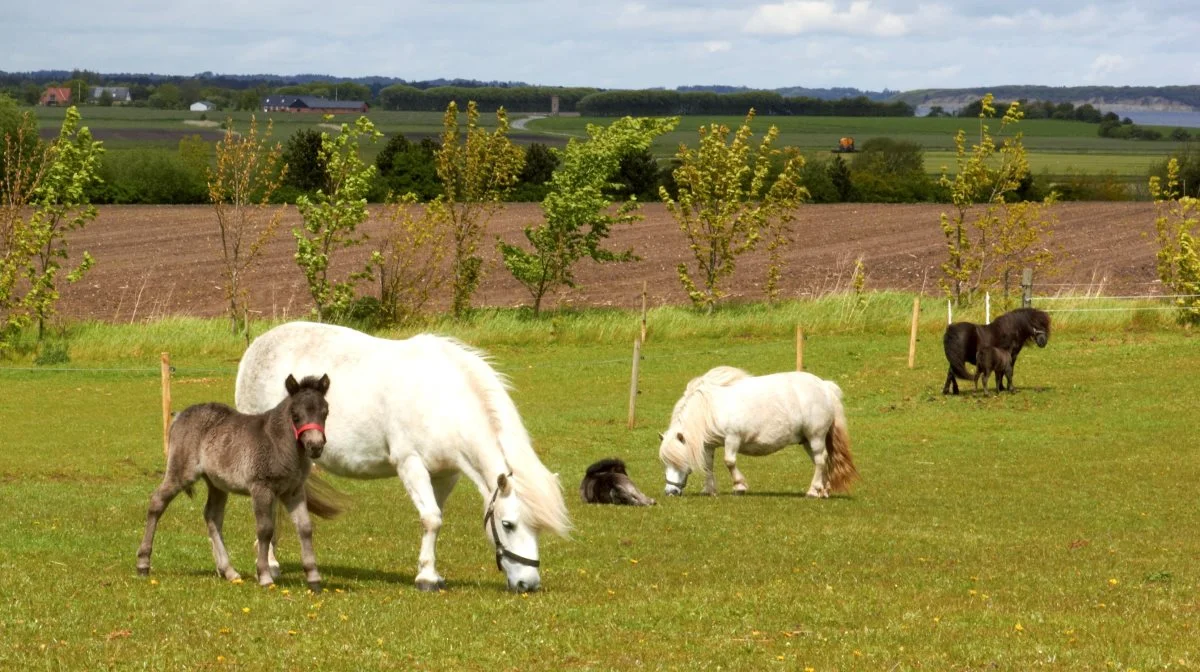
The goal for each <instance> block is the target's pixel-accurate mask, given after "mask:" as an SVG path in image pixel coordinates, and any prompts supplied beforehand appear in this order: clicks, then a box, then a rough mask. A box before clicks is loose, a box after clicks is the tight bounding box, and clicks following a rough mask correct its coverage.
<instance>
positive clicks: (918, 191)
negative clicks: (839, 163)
mask: <svg viewBox="0 0 1200 672" xmlns="http://www.w3.org/2000/svg"><path fill="white" fill-rule="evenodd" d="M858 149H859V151H858V152H857V153H856V154H855V155H854V159H853V161H852V162H851V165H850V175H851V181H852V182H853V189H854V192H855V193H856V194H857V195H858V199H859V200H862V201H864V202H870V203H915V202H920V201H927V200H929V199H930V198H931V197H932V195H933V182H932V181H931V180H930V179H929V175H927V174H926V173H925V153H924V150H923V149H922V148H921V145H919V144H917V143H915V142H910V141H907V140H894V139H892V138H871V139H870V140H867V141H866V142H864V143H862V145H861V146H860V147H859V148H858ZM839 158H840V157H839Z"/></svg>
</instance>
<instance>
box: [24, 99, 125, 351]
mask: <svg viewBox="0 0 1200 672" xmlns="http://www.w3.org/2000/svg"><path fill="white" fill-rule="evenodd" d="M79 122H80V116H79V111H78V110H77V109H76V108H75V107H71V108H68V109H67V113H66V116H65V118H64V119H63V124H62V127H61V129H60V131H59V135H58V138H57V139H56V140H55V141H54V142H52V143H51V144H49V145H48V146H45V147H39V146H38V145H37V144H32V147H34V149H33V150H32V151H30V149H29V148H30V147H31V143H29V142H28V141H27V137H28V134H30V133H36V126H35V125H34V123H33V121H32V115H30V116H29V117H27V118H26V120H25V121H23V122H22V123H21V125H20V126H19V128H18V130H17V133H16V134H15V135H6V136H5V138H4V170H3V174H2V175H0V349H3V348H4V347H6V346H7V345H8V344H9V341H10V339H11V337H12V336H13V335H14V333H15V332H16V331H17V330H19V329H21V328H23V327H24V326H26V325H27V324H29V323H30V322H31V321H35V320H36V321H37V323H38V338H39V339H40V338H41V337H42V335H43V332H44V328H45V321H46V319H48V318H49V317H50V316H51V315H53V313H54V307H55V304H56V303H57V302H58V298H59V291H58V276H59V273H60V272H61V271H62V270H63V265H64V263H66V261H67V260H68V259H69V258H70V254H69V249H68V246H67V240H66V236H67V233H68V232H70V231H73V230H76V229H80V228H83V227H84V226H85V225H86V224H87V223H88V222H89V221H91V220H92V219H95V217H96V209H95V208H94V207H93V206H92V205H91V204H90V203H89V202H88V199H87V190H88V188H89V187H90V186H91V185H92V184H93V183H95V182H96V181H97V177H96V170H97V167H98V165H99V157H100V153H101V152H102V151H103V150H102V149H101V143H100V142H97V141H94V140H92V135H91V132H90V131H89V130H88V128H87V127H86V126H83V127H81V126H80V125H79ZM92 263H93V261H92V257H91V255H89V254H88V253H87V252H84V253H83V255H82V257H81V259H80V261H79V263H78V265H76V266H75V267H74V268H70V269H69V270H67V272H66V276H65V277H66V279H67V282H76V281H78V280H79V279H80V278H81V277H82V276H83V274H84V273H86V272H87V270H88V269H89V268H91V266H92Z"/></svg>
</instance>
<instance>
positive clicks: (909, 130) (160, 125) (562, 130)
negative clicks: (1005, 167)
mask: <svg viewBox="0 0 1200 672" xmlns="http://www.w3.org/2000/svg"><path fill="white" fill-rule="evenodd" d="M35 111H36V113H37V115H38V118H39V120H40V122H41V124H42V126H43V127H44V128H53V127H57V126H58V125H59V124H61V121H62V116H63V114H64V110H63V109H62V108H53V107H51V108H45V107H38V108H35ZM81 111H82V114H83V118H84V123H85V124H87V125H88V126H89V127H91V128H93V129H114V130H116V129H119V130H122V131H130V132H132V131H136V130H139V129H147V130H160V131H180V132H183V131H198V130H202V128H201V127H198V126H195V125H189V124H187V123H186V122H188V121H191V122H195V121H199V120H200V117H201V113H199V112H188V111H181V110H150V109H145V108H130V107H93V106H88V107H84V108H82V110H81ZM226 116H232V117H233V119H234V121H235V123H236V124H237V126H238V127H239V128H244V127H245V126H246V125H247V124H248V122H249V119H250V113H249V112H234V113H228V114H227V113H224V112H210V113H207V114H206V117H207V120H208V121H221V120H224V119H225V118H226ZM256 116H257V117H258V119H259V121H260V122H262V121H264V120H265V119H266V118H269V119H271V120H272V121H273V122H274V124H275V130H274V137H276V138H277V139H279V140H281V141H282V140H286V139H287V138H288V137H291V135H292V134H293V133H295V132H296V131H298V130H300V129H302V128H319V126H317V125H318V124H320V123H322V122H321V119H320V118H319V117H318V116H316V115H300V114H291V113H283V112H274V113H270V114H261V113H260V114H257V115H256ZM368 116H370V118H371V120H372V121H373V122H374V123H375V124H376V125H377V126H378V127H379V129H380V130H381V131H382V132H384V133H385V134H388V135H391V134H394V133H404V134H406V135H407V136H411V137H425V136H436V135H438V134H440V133H441V124H442V114H441V113H438V112H389V111H381V110H377V111H372V112H371V113H370V114H369V115H368ZM521 116H527V115H514V117H513V118H514V119H516V118H519V117H521ZM352 119H353V115H338V117H337V118H336V119H335V120H334V121H333V122H332V123H335V124H340V123H343V122H347V121H350V120H352ZM741 121H742V119H741V118H740V117H684V118H683V119H682V120H681V122H680V125H679V127H678V128H677V129H676V130H675V131H674V132H672V133H670V134H667V135H665V136H663V137H661V138H659V139H658V140H657V141H656V142H655V144H654V146H653V151H654V152H655V154H656V155H658V156H659V157H661V158H666V157H669V156H671V155H673V154H674V153H675V150H676V149H677V148H678V147H679V145H680V143H686V144H688V145H690V146H695V145H696V144H697V133H696V131H697V129H699V128H700V126H702V125H707V124H710V123H723V124H726V125H729V126H731V127H734V126H737V125H738V124H740V123H741ZM480 122H481V124H482V125H483V126H485V127H488V128H494V127H495V124H496V118H495V115H494V114H481V115H480ZM611 122H612V119H610V118H588V117H554V118H550V117H547V118H541V119H535V120H533V121H530V122H529V124H528V126H527V127H526V128H525V129H524V130H521V131H519V133H520V134H521V135H522V137H523V138H525V139H529V140H532V139H534V138H536V137H538V136H541V137H543V138H544V139H545V140H546V141H548V142H561V141H562V139H563V138H564V137H579V138H582V137H586V131H585V129H586V126H587V124H589V123H595V124H608V123H611ZM771 124H774V125H775V126H777V127H778V128H779V130H780V139H779V146H781V147H783V146H788V147H798V148H800V149H801V151H803V152H805V153H806V154H809V155H816V156H822V157H823V156H826V155H827V152H828V150H829V149H831V148H833V147H835V146H836V145H837V142H838V139H839V138H840V137H842V136H847V135H849V136H852V137H854V138H855V139H856V141H857V142H858V143H859V144H860V145H861V143H863V142H864V141H866V140H868V139H870V138H872V137H879V136H887V137H892V138H895V139H898V140H908V141H911V142H916V143H918V144H920V145H921V146H922V147H924V148H925V150H926V160H925V164H926V167H927V170H928V171H929V173H930V174H939V173H940V172H941V169H942V167H943V166H953V150H954V134H955V133H956V132H957V131H958V129H960V128H964V129H966V130H967V131H968V134H970V133H974V132H977V130H978V125H977V121H976V120H974V119H949V118H925V117H759V118H758V119H756V120H755V122H754V128H755V131H756V133H761V132H763V131H765V130H766V128H767V127H768V126H769V125H771ZM998 127H999V122H998V121H997V122H994V123H992V124H991V128H992V131H993V132H995V131H996V130H997V129H998ZM1018 128H1019V130H1020V131H1021V132H1022V133H1024V135H1025V141H1024V142H1025V146H1026V147H1027V148H1028V149H1029V154H1030V164H1031V166H1032V167H1033V170H1034V172H1036V173H1049V174H1051V175H1063V174H1067V173H1077V174H1098V173H1113V174H1115V175H1117V176H1120V177H1123V178H1129V179H1133V178H1137V179H1138V180H1142V179H1144V178H1145V177H1146V175H1147V172H1148V170H1149V168H1150V166H1151V165H1153V164H1155V163H1159V162H1161V161H1163V160H1164V159H1165V158H1166V157H1167V156H1168V155H1170V154H1171V153H1172V152H1174V151H1176V150H1177V149H1179V147H1180V146H1181V143H1179V142H1175V141H1170V140H1161V141H1154V142H1144V141H1131V140H1114V139H1111V138H1101V137H1098V136H1097V135H1096V125H1095V124H1086V123H1083V122H1075V121H1054V120H1041V119H1033V120H1026V121H1022V122H1021V123H1020V125H1019V127H1018ZM205 130H209V131H211V130H213V129H211V128H210V129H205ZM321 130H328V129H321ZM1160 130H1163V131H1165V132H1169V131H1170V130H1171V129H1169V128H1163V129H1160ZM516 132H517V131H514V133H516ZM968 137H969V136H968ZM105 145H106V146H107V147H108V148H109V149H110V150H116V151H120V150H122V149H129V148H133V147H139V146H141V147H144V146H159V147H170V148H174V147H175V146H177V145H178V140H176V139H133V138H115V139H110V140H108V141H106V143H105ZM380 147H381V145H367V146H365V147H364V154H365V155H366V156H367V158H369V159H370V158H373V157H374V155H375V154H376V153H377V152H378V150H379V149H380Z"/></svg>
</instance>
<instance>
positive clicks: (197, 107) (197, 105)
mask: <svg viewBox="0 0 1200 672" xmlns="http://www.w3.org/2000/svg"><path fill="white" fill-rule="evenodd" d="M188 109H189V110H191V111H192V112H211V111H212V110H215V109H217V104H216V103H212V102H209V101H207V100H198V101H196V102H194V103H192V106H191V107H189V108H188Z"/></svg>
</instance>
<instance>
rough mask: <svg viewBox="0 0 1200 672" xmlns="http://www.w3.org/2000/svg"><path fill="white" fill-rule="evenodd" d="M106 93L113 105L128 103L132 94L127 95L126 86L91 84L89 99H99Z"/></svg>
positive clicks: (131, 99) (127, 89)
mask: <svg viewBox="0 0 1200 672" xmlns="http://www.w3.org/2000/svg"><path fill="white" fill-rule="evenodd" d="M106 93H107V94H108V96H109V98H110V99H111V100H112V104H113V105H128V104H129V103H131V102H133V96H131V95H129V87H127V86H93V87H92V90H91V91H90V94H91V96H90V97H91V100H93V101H99V100H100V99H101V98H103V97H104V94H106Z"/></svg>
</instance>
